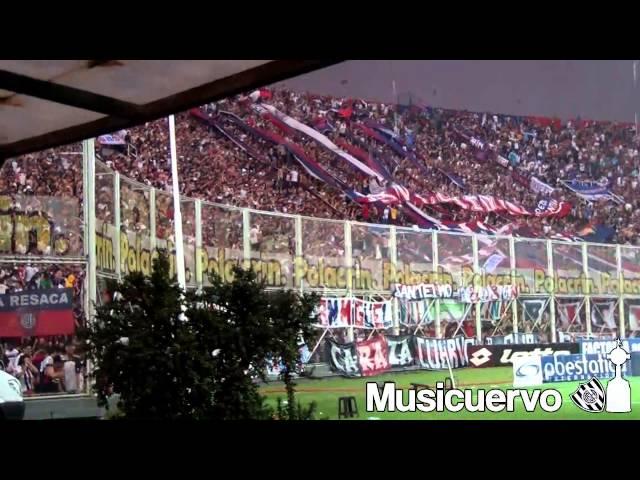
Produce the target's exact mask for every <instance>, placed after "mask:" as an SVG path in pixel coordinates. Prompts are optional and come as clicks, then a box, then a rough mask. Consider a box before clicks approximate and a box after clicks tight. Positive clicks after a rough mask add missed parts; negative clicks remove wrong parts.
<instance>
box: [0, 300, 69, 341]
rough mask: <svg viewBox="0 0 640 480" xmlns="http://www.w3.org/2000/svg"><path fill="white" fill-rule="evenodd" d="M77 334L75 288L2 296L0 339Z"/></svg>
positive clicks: (0, 302) (0, 304)
mask: <svg viewBox="0 0 640 480" xmlns="http://www.w3.org/2000/svg"><path fill="white" fill-rule="evenodd" d="M74 331H75V321H74V319H73V289H71V288H53V289H46V290H23V291H21V292H16V293H8V294H4V295H0V337H5V338H6V337H32V336H42V337H46V336H50V335H71V334H73V333H74Z"/></svg>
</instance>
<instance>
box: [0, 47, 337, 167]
mask: <svg viewBox="0 0 640 480" xmlns="http://www.w3.org/2000/svg"><path fill="white" fill-rule="evenodd" d="M342 61H343V60H274V61H272V62H269V63H266V64H264V65H259V66H257V67H254V68H251V69H249V70H245V71H243V72H240V73H237V74H235V75H231V76H229V77H226V78H222V79H219V80H215V81H212V82H210V83H207V84H204V85H201V86H199V87H195V88H192V89H190V90H187V91H184V92H181V93H177V94H175V95H172V96H169V97H167V98H163V99H161V100H157V101H154V102H151V103H148V104H146V105H142V106H140V107H138V113H139V116H137V117H136V118H131V117H126V116H116V115H111V116H107V117H105V118H101V119H98V120H94V121H92V122H88V123H84V124H81V125H75V126H73V127H68V128H64V129H61V130H57V131H54V132H49V133H45V134H43V135H39V136H37V137H32V138H28V139H25V140H20V141H18V142H14V143H11V144H8V145H3V146H0V158H5V159H6V158H13V157H16V156H18V155H22V154H25V153H30V152H37V151H40V150H44V149H47V148H51V147H56V146H58V145H67V144H69V143H73V142H79V141H81V140H84V139H86V138H91V137H96V136H98V135H102V134H105V133H110V132H115V131H117V130H121V129H123V128H131V127H134V126H136V125H140V124H141V123H143V122H148V121H152V120H157V119H158V118H161V117H165V116H167V115H170V114H172V113H179V112H183V111H186V110H188V109H190V108H193V107H198V106H200V105H203V104H205V103H207V102H213V101H216V100H220V99H222V98H227V97H230V96H233V95H237V94H239V93H243V92H248V91H251V90H253V89H255V88H259V87H263V86H265V85H271V84H273V83H277V82H280V81H282V80H286V79H288V78H291V77H295V76H298V75H303V74H305V73H309V72H312V71H314V70H318V69H321V68H325V67H329V66H331V65H334V64H336V63H340V62H342ZM0 88H4V87H3V86H2V83H1V82H0ZM84 93H86V92H84ZM1 165H2V163H1V161H0V166H1Z"/></svg>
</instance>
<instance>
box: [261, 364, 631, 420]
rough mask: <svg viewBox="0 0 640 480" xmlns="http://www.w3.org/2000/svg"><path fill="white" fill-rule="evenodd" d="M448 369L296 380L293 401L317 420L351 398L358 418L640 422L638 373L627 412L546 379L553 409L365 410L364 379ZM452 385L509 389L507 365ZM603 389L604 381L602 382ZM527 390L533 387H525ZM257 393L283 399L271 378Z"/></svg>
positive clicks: (334, 415)
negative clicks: (589, 406) (588, 406)
mask: <svg viewBox="0 0 640 480" xmlns="http://www.w3.org/2000/svg"><path fill="white" fill-rule="evenodd" d="M446 376H447V372H443V371H437V372H433V371H424V370H422V371H414V372H400V373H398V372H394V373H388V374H385V375H379V376H376V377H370V378H341V377H332V378H325V379H318V380H312V379H300V380H298V381H297V387H296V389H297V392H298V393H297V399H298V401H300V402H301V403H302V404H303V405H306V404H308V403H310V402H312V401H315V402H316V403H317V404H318V410H317V417H318V418H319V419H331V420H337V419H338V398H339V397H342V396H354V397H356V401H357V404H358V410H359V419H361V420H367V419H371V420H378V419H379V420H640V377H629V378H627V379H628V380H629V381H630V383H631V402H632V405H631V412H629V413H607V412H602V413H589V412H585V411H583V410H581V409H579V408H578V407H576V406H575V405H574V404H573V402H572V401H571V399H570V398H569V396H570V395H571V394H572V393H573V392H574V391H575V390H576V388H577V387H578V385H579V384H580V383H583V382H562V383H546V384H544V385H543V386H542V387H540V388H542V389H546V388H555V389H556V390H558V391H559V392H560V393H561V394H562V407H561V408H560V409H559V410H558V411H556V412H553V413H547V412H545V411H543V410H542V409H540V408H538V409H537V410H536V411H535V412H532V413H529V412H527V411H525V409H524V406H523V404H522V400H517V402H516V411H515V412H500V413H494V412H468V411H465V410H463V411H461V412H456V413H454V412H443V413H439V412H429V413H425V412H416V413H411V412H407V413H400V412H372V413H369V412H366V411H365V407H366V402H365V384H366V382H368V381H375V382H385V381H392V382H396V384H397V386H398V387H401V388H403V389H408V388H409V385H410V383H421V384H427V385H431V386H432V387H435V383H436V382H438V381H444V379H445V378H446ZM454 376H455V380H456V387H458V388H472V389H473V390H478V389H479V388H483V389H485V390H489V389H492V388H500V389H503V390H504V389H509V388H511V387H512V376H513V374H512V368H511V367H496V368H484V369H477V368H476V369H474V368H465V369H460V370H455V371H454ZM602 384H603V385H604V386H605V387H606V384H607V381H606V380H604V381H602ZM529 390H532V388H529ZM262 393H263V394H266V395H267V398H268V402H269V403H270V404H275V403H276V401H277V398H278V397H280V398H282V399H283V400H284V399H285V394H284V389H283V387H282V384H281V383H279V382H270V383H268V384H266V385H263V386H262Z"/></svg>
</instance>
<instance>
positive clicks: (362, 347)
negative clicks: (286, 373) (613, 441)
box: [327, 335, 475, 377]
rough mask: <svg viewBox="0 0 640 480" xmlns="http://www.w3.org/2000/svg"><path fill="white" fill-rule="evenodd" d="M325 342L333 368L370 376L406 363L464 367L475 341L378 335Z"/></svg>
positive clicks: (346, 373) (349, 374) (422, 366)
mask: <svg viewBox="0 0 640 480" xmlns="http://www.w3.org/2000/svg"><path fill="white" fill-rule="evenodd" d="M327 342H328V343H329V348H330V366H331V369H332V370H333V371H334V372H336V373H338V374H340V375H344V376H347V377H357V376H363V377H369V376H373V375H378V374H381V373H384V372H386V371H389V370H402V369H405V368H407V367H418V368H419V369H424V370H444V369H448V368H449V367H450V368H462V367H466V366H468V365H469V354H468V348H469V347H470V346H471V345H474V344H475V339H473V338H465V337H463V336H458V337H454V338H444V339H438V338H426V337H419V336H415V335H402V336H393V335H386V336H382V335H378V336H375V337H371V338H370V339H368V340H365V341H361V342H355V343H345V344H340V343H336V342H334V341H333V340H327Z"/></svg>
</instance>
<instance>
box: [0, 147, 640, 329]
mask: <svg viewBox="0 0 640 480" xmlns="http://www.w3.org/2000/svg"><path fill="white" fill-rule="evenodd" d="M83 161H84V169H83V172H84V180H83V184H84V185H83V191H84V192H88V193H89V195H87V194H85V196H84V198H83V201H82V205H81V206H80V207H82V214H81V213H80V211H79V210H77V211H75V213H73V214H71V213H70V211H68V208H70V207H69V205H67V203H68V202H69V199H58V200H56V199H48V200H47V201H46V202H45V204H46V206H47V208H48V209H49V210H50V212H49V213H50V214H49V215H47V216H46V221H44V220H42V219H40V220H38V218H36V217H37V216H38V215H37V214H34V211H33V209H31V210H29V215H27V211H26V208H22V205H23V204H24V206H26V205H28V202H34V201H36V200H34V199H33V198H31V199H25V200H24V201H23V202H18V203H20V205H21V208H22V210H23V211H22V212H19V211H18V210H19V209H16V208H15V202H14V208H13V209H12V211H11V212H9V211H8V209H6V208H5V209H4V210H2V209H0V226H2V233H1V234H0V249H3V250H2V251H1V252H0V264H2V263H12V264H13V263H16V262H27V261H29V262H63V263H73V264H76V265H80V266H86V269H87V274H86V280H85V282H86V284H85V288H84V291H85V292H88V297H87V298H86V299H85V301H84V305H85V308H86V311H88V312H89V317H90V315H91V309H92V308H93V307H92V305H93V302H95V301H96V300H97V299H98V298H99V292H100V291H101V289H102V288H103V286H104V281H105V279H106V278H120V277H121V276H123V275H125V274H127V273H129V272H133V271H142V272H145V273H148V272H150V270H151V267H152V261H153V258H154V257H155V256H156V255H157V252H158V250H159V249H166V250H167V251H169V253H170V259H171V266H172V269H173V266H174V265H175V258H174V257H175V251H174V245H175V244H174V241H175V239H174V228H173V227H174V226H173V200H172V196H171V195H170V194H169V192H164V191H159V190H156V189H154V188H151V187H149V186H148V185H143V184H141V183H138V182H134V181H132V180H130V179H128V178H125V177H123V176H121V175H119V174H118V173H117V172H114V171H112V170H110V169H109V168H108V167H107V166H106V165H104V164H102V163H101V162H98V161H96V160H95V154H94V151H93V141H92V140H89V141H85V145H84V154H83ZM14 200H16V199H15V198H14ZM18 200H20V199H18ZM63 200H64V201H63ZM4 203H5V204H7V201H5V202H4ZM41 205H42V202H41ZM0 206H1V204H0ZM5 207H6V205H5ZM181 208H182V218H183V232H184V252H185V266H186V280H187V284H188V286H189V287H191V288H200V287H203V286H206V285H208V284H209V277H210V274H213V273H216V274H218V275H220V276H221V277H222V278H223V279H226V280H230V279H231V277H232V275H233V272H232V267H233V265H243V266H245V267H248V268H252V269H254V270H255V271H256V272H257V273H258V275H259V276H260V278H263V279H264V280H265V282H266V284H267V286H268V287H269V288H295V289H299V290H300V291H316V292H319V293H321V294H323V295H324V296H330V297H349V296H356V297H358V296H361V297H376V298H389V296H390V295H391V289H392V287H393V285H394V284H396V283H401V284H417V283H440V284H451V285H452V286H453V287H454V288H456V287H465V286H491V285H507V284H512V285H517V286H518V287H519V291H520V294H519V297H518V299H517V300H516V301H514V302H512V303H511V304H507V305H500V306H498V307H497V308H496V306H495V305H483V304H478V305H473V306H472V308H470V309H469V312H468V313H467V314H466V315H467V316H468V319H469V320H472V322H473V324H474V329H473V332H474V333H473V335H474V336H476V337H477V339H478V340H479V341H481V339H482V336H483V335H489V334H491V333H496V334H499V333H512V332H516V333H517V332H527V331H532V332H536V331H543V330H544V331H545V332H546V333H547V337H546V338H547V341H550V342H552V341H557V340H558V336H559V332H567V331H568V332H574V333H576V332H577V333H584V334H587V335H598V334H608V335H620V336H622V337H627V336H636V335H639V334H640V331H639V327H638V320H636V312H638V314H639V315H638V317H640V248H638V247H632V246H620V245H601V244H590V243H566V242H558V241H550V240H540V239H523V238H513V237H494V236H481V235H463V234H454V233H445V232H432V231H426V230H419V229H417V228H406V227H400V226H395V225H372V224H365V223H359V222H349V221H338V220H330V219H319V218H310V217H304V216H299V215H287V214H282V213H275V212H262V211H256V210H252V209H246V208H237V207H230V206H226V205H219V204H215V203H210V202H206V201H202V200H197V199H191V198H183V199H182V204H181ZM43 218H45V217H43ZM25 222H27V223H29V225H26V223H25ZM25 225H26V226H25ZM27 227H28V228H27ZM84 227H86V228H84ZM8 231H9V232H11V234H10V235H9V234H7V232H8ZM25 232H31V233H25ZM29 234H32V235H35V236H36V240H37V241H36V243H35V244H34V245H33V249H32V250H31V251H29V252H27V251H25V248H27V247H25V245H24V243H25V242H21V241H16V240H15V239H18V240H19V239H23V240H24V239H25V238H27V237H28V235H29ZM25 235H27V237H25ZM27 240H28V238H27ZM25 241H26V240H25ZM28 243H29V242H28V241H27V244H28ZM16 246H17V247H18V248H16ZM27 253H28V257H27V256H26V255H27ZM441 307H442V308H441ZM424 308H425V307H424V306H423V309H424ZM426 308H428V309H431V308H432V309H433V312H435V313H434V314H433V315H432V316H431V317H432V320H435V322H434V323H435V326H436V328H435V334H436V335H437V336H441V335H444V331H443V329H442V328H441V327H440V324H441V320H442V318H441V317H443V318H444V317H447V316H448V315H449V316H450V315H451V311H450V310H451V309H450V308H449V306H448V304H447V302H446V301H444V300H436V301H435V303H434V304H433V305H431V304H430V305H428V306H427V307H426ZM400 310H401V309H400V308H399V306H398V305H397V304H396V305H395V307H394V316H395V326H396V327H398V326H399V325H400V322H399V316H400V313H401V312H400ZM434 316H435V318H433V317H434Z"/></svg>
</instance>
